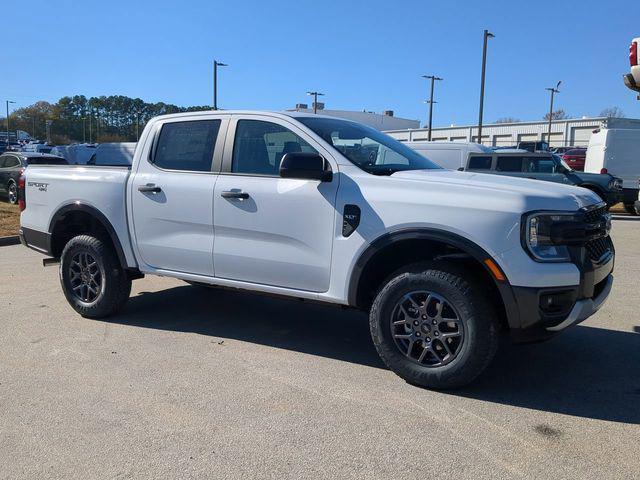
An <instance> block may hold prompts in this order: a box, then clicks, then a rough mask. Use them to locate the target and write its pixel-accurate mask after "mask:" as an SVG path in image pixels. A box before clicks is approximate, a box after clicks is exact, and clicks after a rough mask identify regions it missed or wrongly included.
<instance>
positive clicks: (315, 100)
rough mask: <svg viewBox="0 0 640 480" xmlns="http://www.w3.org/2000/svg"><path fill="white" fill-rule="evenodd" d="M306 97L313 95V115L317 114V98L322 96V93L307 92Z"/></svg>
mask: <svg viewBox="0 0 640 480" xmlns="http://www.w3.org/2000/svg"><path fill="white" fill-rule="evenodd" d="M307 95H313V113H318V97H322V96H324V93H320V92H318V91H315V92H307Z"/></svg>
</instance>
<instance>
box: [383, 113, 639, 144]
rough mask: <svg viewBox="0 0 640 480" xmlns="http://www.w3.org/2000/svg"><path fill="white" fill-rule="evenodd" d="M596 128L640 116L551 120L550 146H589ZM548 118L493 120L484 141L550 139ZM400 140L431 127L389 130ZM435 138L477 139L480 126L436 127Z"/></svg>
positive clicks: (420, 136) (630, 122)
mask: <svg viewBox="0 0 640 480" xmlns="http://www.w3.org/2000/svg"><path fill="white" fill-rule="evenodd" d="M597 128H640V120H636V119H630V118H611V117H609V118H607V117H593V118H579V119H567V120H554V121H553V122H551V141H550V142H549V143H550V146H552V147H560V146H565V145H567V146H568V145H574V146H587V145H588V143H589V138H591V134H592V133H593V130H595V129H597ZM548 132H549V122H547V121H544V120H541V121H539V122H518V123H492V124H486V125H482V142H480V143H482V144H484V145H492V146H495V147H500V146H510V145H516V144H517V143H518V142H522V141H531V140H547V134H548ZM385 133H388V134H389V135H391V136H392V137H394V138H397V139H398V140H400V141H426V140H427V138H428V129H426V128H418V129H409V130H388V131H386V132H385ZM431 139H432V140H433V141H449V142H477V141H478V126H477V125H468V126H460V127H459V126H451V127H438V128H433V129H432V133H431Z"/></svg>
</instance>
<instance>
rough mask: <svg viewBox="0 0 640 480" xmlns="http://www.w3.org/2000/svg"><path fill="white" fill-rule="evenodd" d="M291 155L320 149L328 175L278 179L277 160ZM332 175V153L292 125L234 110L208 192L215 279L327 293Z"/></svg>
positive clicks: (335, 179) (335, 184)
mask: <svg viewBox="0 0 640 480" xmlns="http://www.w3.org/2000/svg"><path fill="white" fill-rule="evenodd" d="M289 152H317V153H320V154H321V155H322V156H324V158H325V159H326V160H327V161H328V162H329V163H330V164H331V167H332V169H333V172H334V175H333V180H332V181H330V182H320V181H316V180H299V179H292V178H280V176H279V167H280V161H281V159H282V157H283V156H284V155H285V154H286V153H289ZM336 173H337V164H335V163H334V161H333V158H332V157H331V156H330V154H329V153H328V152H327V151H326V150H324V148H323V147H322V146H321V145H319V144H317V142H316V141H315V140H314V139H313V138H311V137H310V136H309V135H308V134H307V133H306V131H305V130H304V129H302V128H300V127H299V126H298V125H297V124H295V123H293V122H289V121H287V120H283V119H281V118H279V117H271V116H267V115H234V117H233V119H232V121H231V124H230V126H229V133H228V135H227V141H226V147H225V154H224V163H223V168H222V172H221V174H220V177H219V178H218V181H217V182H216V187H215V194H214V215H213V218H214V223H215V232H216V239H215V243H214V264H215V269H216V277H220V278H226V279H233V280H239V281H243V282H251V283H256V284H262V285H270V286H279V287H286V288H292V289H298V290H305V291H313V292H323V291H326V290H328V289H329V277H330V266H331V251H332V246H333V237H334V231H335V228H334V226H335V216H336V212H335V208H334V205H335V199H336V192H337V188H338V179H339V176H338V175H336ZM234 194H235V197H234V196H233V195H234Z"/></svg>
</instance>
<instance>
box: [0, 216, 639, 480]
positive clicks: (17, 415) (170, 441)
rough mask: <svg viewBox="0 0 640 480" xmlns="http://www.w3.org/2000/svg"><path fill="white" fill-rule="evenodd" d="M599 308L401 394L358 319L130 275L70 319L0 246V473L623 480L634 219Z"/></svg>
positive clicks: (42, 283)
mask: <svg viewBox="0 0 640 480" xmlns="http://www.w3.org/2000/svg"><path fill="white" fill-rule="evenodd" d="M613 237H614V242H615V245H616V249H617V265H616V270H615V277H616V278H615V284H614V287H613V292H612V295H611V297H610V299H609V301H608V302H607V304H606V305H605V306H604V307H603V309H602V310H601V311H600V312H598V313H597V314H596V315H595V316H593V317H592V318H590V319H589V320H587V321H586V322H585V323H583V324H582V325H580V326H577V327H574V328H573V329H570V330H569V331H567V332H564V333H563V334H562V335H560V336H559V337H557V338H554V339H553V340H551V341H548V342H545V343H540V344H533V345H525V346H511V345H509V344H508V343H505V344H504V345H503V346H502V348H501V350H500V352H499V354H498V356H497V358H496V360H495V361H494V363H493V364H492V366H491V367H490V368H489V370H488V371H487V372H486V374H485V375H483V376H482V377H481V378H480V379H479V381H477V382H476V383H475V384H474V385H473V386H471V387H469V388H466V389H464V390H458V391H455V392H449V393H442V392H434V391H429V390H425V389H421V388H417V387H414V386H411V385H408V384H407V383H405V382H404V381H402V380H401V379H400V378H399V377H397V376H396V375H394V374H393V373H392V372H390V371H389V370H387V369H386V368H385V367H384V366H383V364H382V363H381V361H380V360H379V359H378V357H377V355H376V352H375V350H374V348H373V346H372V344H371V340H370V337H369V331H368V324H367V318H366V316H365V315H364V314H361V313H357V312H354V311H349V310H342V309H339V308H333V307H327V306H321V305H314V304H309V303H306V302H301V301H289V300H279V299H274V298H268V297H263V296H257V295H252V294H247V293H236V292H229V291H223V290H215V289H204V288H200V287H193V286H189V285H187V284H185V283H183V282H180V281H177V280H174V279H168V278H157V277H147V278H145V279H143V280H139V281H136V282H134V289H133V293H132V298H131V299H130V301H129V303H128V304H127V306H126V308H125V310H124V311H123V312H122V313H121V314H119V315H118V316H116V317H113V318H111V319H109V321H95V320H87V319H83V318H81V317H80V316H78V315H77V314H75V312H73V311H72V310H71V308H70V307H69V306H68V305H67V303H66V301H65V299H64V297H63V295H62V293H61V290H60V286H59V281H58V270H57V268H55V267H48V268H43V267H42V261H41V260H42V256H40V255H39V254H37V253H36V252H33V251H31V250H28V249H26V248H24V247H22V246H9V247H2V248H0V279H1V280H0V478H6V479H35V478H37V479H46V478H52V479H53V478H56V479H57V478H78V479H86V478H118V479H121V478H122V479H125V478H225V479H227V478H228V479H236V478H237V479H244V480H246V479H247V478H273V479H303V478H304V479H306V478H309V479H323V478H330V479H342V478H354V479H392V478H393V479H395V478H402V479H412V478H416V479H418V478H420V479H425V478H431V479H440V478H447V479H451V478H474V479H477V478H505V479H511V478H516V479H517V478H531V479H539V478H553V479H564V478H580V479H584V478H598V479H604V478H639V477H640V462H639V461H638V454H639V451H640V426H639V425H640V299H639V295H638V292H639V287H638V286H639V284H640V282H639V280H640V252H639V243H638V240H639V239H640V219H638V218H632V217H624V216H620V217H617V218H616V220H614V227H613Z"/></svg>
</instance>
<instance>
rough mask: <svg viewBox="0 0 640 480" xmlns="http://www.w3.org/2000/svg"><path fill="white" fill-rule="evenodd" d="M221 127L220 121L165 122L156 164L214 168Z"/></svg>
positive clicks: (170, 167) (172, 167)
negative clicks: (214, 156) (214, 154)
mask: <svg viewBox="0 0 640 480" xmlns="http://www.w3.org/2000/svg"><path fill="white" fill-rule="evenodd" d="M219 129H220V120H194V121H187V122H171V123H165V124H164V125H163V126H162V130H160V136H159V137H158V143H157V146H156V148H155V155H154V157H153V163H154V165H156V166H158V167H160V168H164V169H167V170H184V171H191V172H209V171H211V163H212V161H213V151H214V148H215V145H216V138H217V137H218V130H219ZM94 155H95V154H94Z"/></svg>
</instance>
